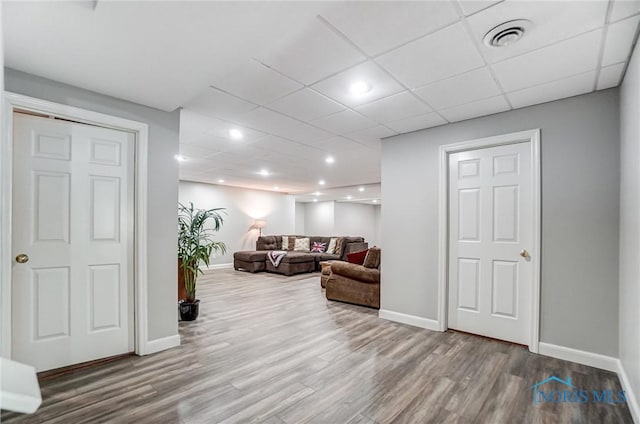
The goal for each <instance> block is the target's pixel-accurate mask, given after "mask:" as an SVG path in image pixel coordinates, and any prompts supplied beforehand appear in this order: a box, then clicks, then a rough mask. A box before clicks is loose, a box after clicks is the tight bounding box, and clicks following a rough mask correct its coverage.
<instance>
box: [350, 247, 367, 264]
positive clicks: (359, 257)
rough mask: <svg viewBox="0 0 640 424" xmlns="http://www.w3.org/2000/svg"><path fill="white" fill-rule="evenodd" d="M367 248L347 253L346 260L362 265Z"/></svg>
mask: <svg viewBox="0 0 640 424" xmlns="http://www.w3.org/2000/svg"><path fill="white" fill-rule="evenodd" d="M367 252H368V250H363V251H361V252H353V253H349V254H348V255H347V262H349V263H352V264H357V265H362V264H363V262H364V259H365V257H366V256H367Z"/></svg>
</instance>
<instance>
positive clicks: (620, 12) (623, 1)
mask: <svg viewBox="0 0 640 424" xmlns="http://www.w3.org/2000/svg"><path fill="white" fill-rule="evenodd" d="M636 13H640V1H638V0H614V2H613V6H611V14H610V15H609V22H616V21H619V20H620V19H624V18H626V17H629V16H631V15H635V14H636Z"/></svg>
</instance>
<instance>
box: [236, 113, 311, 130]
mask: <svg viewBox="0 0 640 424" xmlns="http://www.w3.org/2000/svg"><path fill="white" fill-rule="evenodd" d="M236 120H237V121H238V122H240V123H241V124H243V125H246V126H248V127H251V128H256V129H258V130H260V131H264V132H267V133H271V134H278V135H279V133H280V132H282V131H286V130H287V129H289V128H293V127H296V126H298V125H300V121H297V120H295V119H292V118H289V117H288V116H285V115H283V114H281V113H278V112H274V111H272V110H269V109H265V108H264V107H259V108H257V109H253V110H252V111H250V112H247V113H245V114H244V115H242V116H239V117H238V118H237V119H236Z"/></svg>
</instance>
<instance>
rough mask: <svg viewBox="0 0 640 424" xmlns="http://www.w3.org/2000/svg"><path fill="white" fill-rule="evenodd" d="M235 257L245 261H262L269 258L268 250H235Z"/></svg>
mask: <svg viewBox="0 0 640 424" xmlns="http://www.w3.org/2000/svg"><path fill="white" fill-rule="evenodd" d="M233 259H238V260H241V261H245V262H260V261H264V260H266V259H267V252H266V251H255V250H248V251H242V252H235V253H234V254H233Z"/></svg>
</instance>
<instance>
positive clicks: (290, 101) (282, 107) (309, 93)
mask: <svg viewBox="0 0 640 424" xmlns="http://www.w3.org/2000/svg"><path fill="white" fill-rule="evenodd" d="M267 107H268V108H269V109H273V110H275V111H277V112H280V113H284V114H285V115H289V116H293V117H294V118H298V119H300V120H302V121H310V120H312V119H315V118H319V117H321V116H325V115H330V114H332V113H335V112H339V111H341V110H344V106H342V105H340V104H338V103H336V102H334V101H333V100H330V99H327V98H326V97H324V96H323V95H321V94H318V93H316V92H315V91H313V90H309V89H307V88H305V89H303V90H299V91H296V92H295V93H291V94H289V95H288V96H286V97H282V98H281V99H278V100H276V101H275V102H273V103H269V104H268V105H267Z"/></svg>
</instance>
